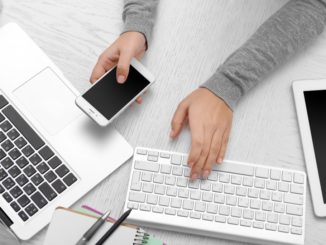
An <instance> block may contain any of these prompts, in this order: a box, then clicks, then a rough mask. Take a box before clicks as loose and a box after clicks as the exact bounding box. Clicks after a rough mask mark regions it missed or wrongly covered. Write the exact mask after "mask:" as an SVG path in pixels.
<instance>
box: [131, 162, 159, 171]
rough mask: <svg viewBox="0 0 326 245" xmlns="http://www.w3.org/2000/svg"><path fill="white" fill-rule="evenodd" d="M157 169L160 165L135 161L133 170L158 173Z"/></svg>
mask: <svg viewBox="0 0 326 245" xmlns="http://www.w3.org/2000/svg"><path fill="white" fill-rule="evenodd" d="M159 167H160V165H159V164H157V163H148V162H140V161H135V169H138V170H144V171H150V172H158V170H159Z"/></svg>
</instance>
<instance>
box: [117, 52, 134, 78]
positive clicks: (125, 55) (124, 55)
mask: <svg viewBox="0 0 326 245" xmlns="http://www.w3.org/2000/svg"><path fill="white" fill-rule="evenodd" d="M132 57H133V54H132V52H128V51H120V57H119V61H118V65H117V81H118V83H124V82H125V81H126V79H127V77H128V74H129V66H130V62H131V59H132Z"/></svg>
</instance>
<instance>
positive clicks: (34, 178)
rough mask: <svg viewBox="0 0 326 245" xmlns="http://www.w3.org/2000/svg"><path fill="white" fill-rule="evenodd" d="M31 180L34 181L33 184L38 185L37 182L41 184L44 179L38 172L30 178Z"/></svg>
mask: <svg viewBox="0 0 326 245" xmlns="http://www.w3.org/2000/svg"><path fill="white" fill-rule="evenodd" d="M31 181H32V182H33V183H34V185H36V186H38V185H39V184H41V183H42V182H43V181H44V179H43V177H42V176H41V175H40V174H35V175H34V176H33V177H32V178H31Z"/></svg>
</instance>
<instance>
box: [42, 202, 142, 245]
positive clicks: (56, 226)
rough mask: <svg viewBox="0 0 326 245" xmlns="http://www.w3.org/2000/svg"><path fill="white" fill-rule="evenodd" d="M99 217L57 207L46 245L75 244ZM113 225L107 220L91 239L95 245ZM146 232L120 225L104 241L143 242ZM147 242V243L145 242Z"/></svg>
mask: <svg viewBox="0 0 326 245" xmlns="http://www.w3.org/2000/svg"><path fill="white" fill-rule="evenodd" d="M96 219H97V217H94V216H91V215H87V214H83V213H80V212H77V211H73V210H69V209H65V208H57V209H56V210H55V212H54V214H53V218H52V221H51V224H50V225H49V228H48V231H47V235H46V238H45V242H44V245H58V244H67V245H68V244H69V245H70V244H71V245H74V244H76V242H77V241H78V240H79V239H80V238H81V237H82V235H83V234H84V233H85V232H86V231H87V230H88V229H89V228H90V227H91V226H92V224H94V222H95V221H96ZM111 226H112V223H111V222H106V223H105V224H104V225H103V226H102V227H101V228H100V229H99V230H98V232H97V233H96V234H95V235H94V237H93V238H92V239H91V240H90V241H89V243H88V244H89V245H94V244H95V243H96V242H97V241H98V240H99V239H100V238H101V237H102V236H103V235H104V233H105V232H106V231H107V230H108V229H109V228H110V227H111ZM143 238H144V233H143V232H142V230H141V229H139V228H137V227H133V226H124V225H122V226H120V227H119V228H118V229H117V230H116V231H115V232H114V233H113V234H112V235H111V236H110V237H109V238H108V240H106V242H105V243H104V244H105V245H117V244H124V245H129V244H130V245H133V244H143V241H142V240H143ZM145 244H146V243H145Z"/></svg>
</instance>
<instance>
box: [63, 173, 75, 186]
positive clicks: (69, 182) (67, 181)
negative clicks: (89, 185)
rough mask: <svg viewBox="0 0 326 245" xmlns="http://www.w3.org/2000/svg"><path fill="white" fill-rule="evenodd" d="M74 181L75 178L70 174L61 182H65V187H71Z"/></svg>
mask: <svg viewBox="0 0 326 245" xmlns="http://www.w3.org/2000/svg"><path fill="white" fill-rule="evenodd" d="M76 181H77V178H76V177H75V176H74V175H73V174H72V173H70V174H68V175H67V176H66V177H64V178H63V182H65V184H66V185H67V186H71V185H72V184H73V183H75V182H76Z"/></svg>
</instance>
